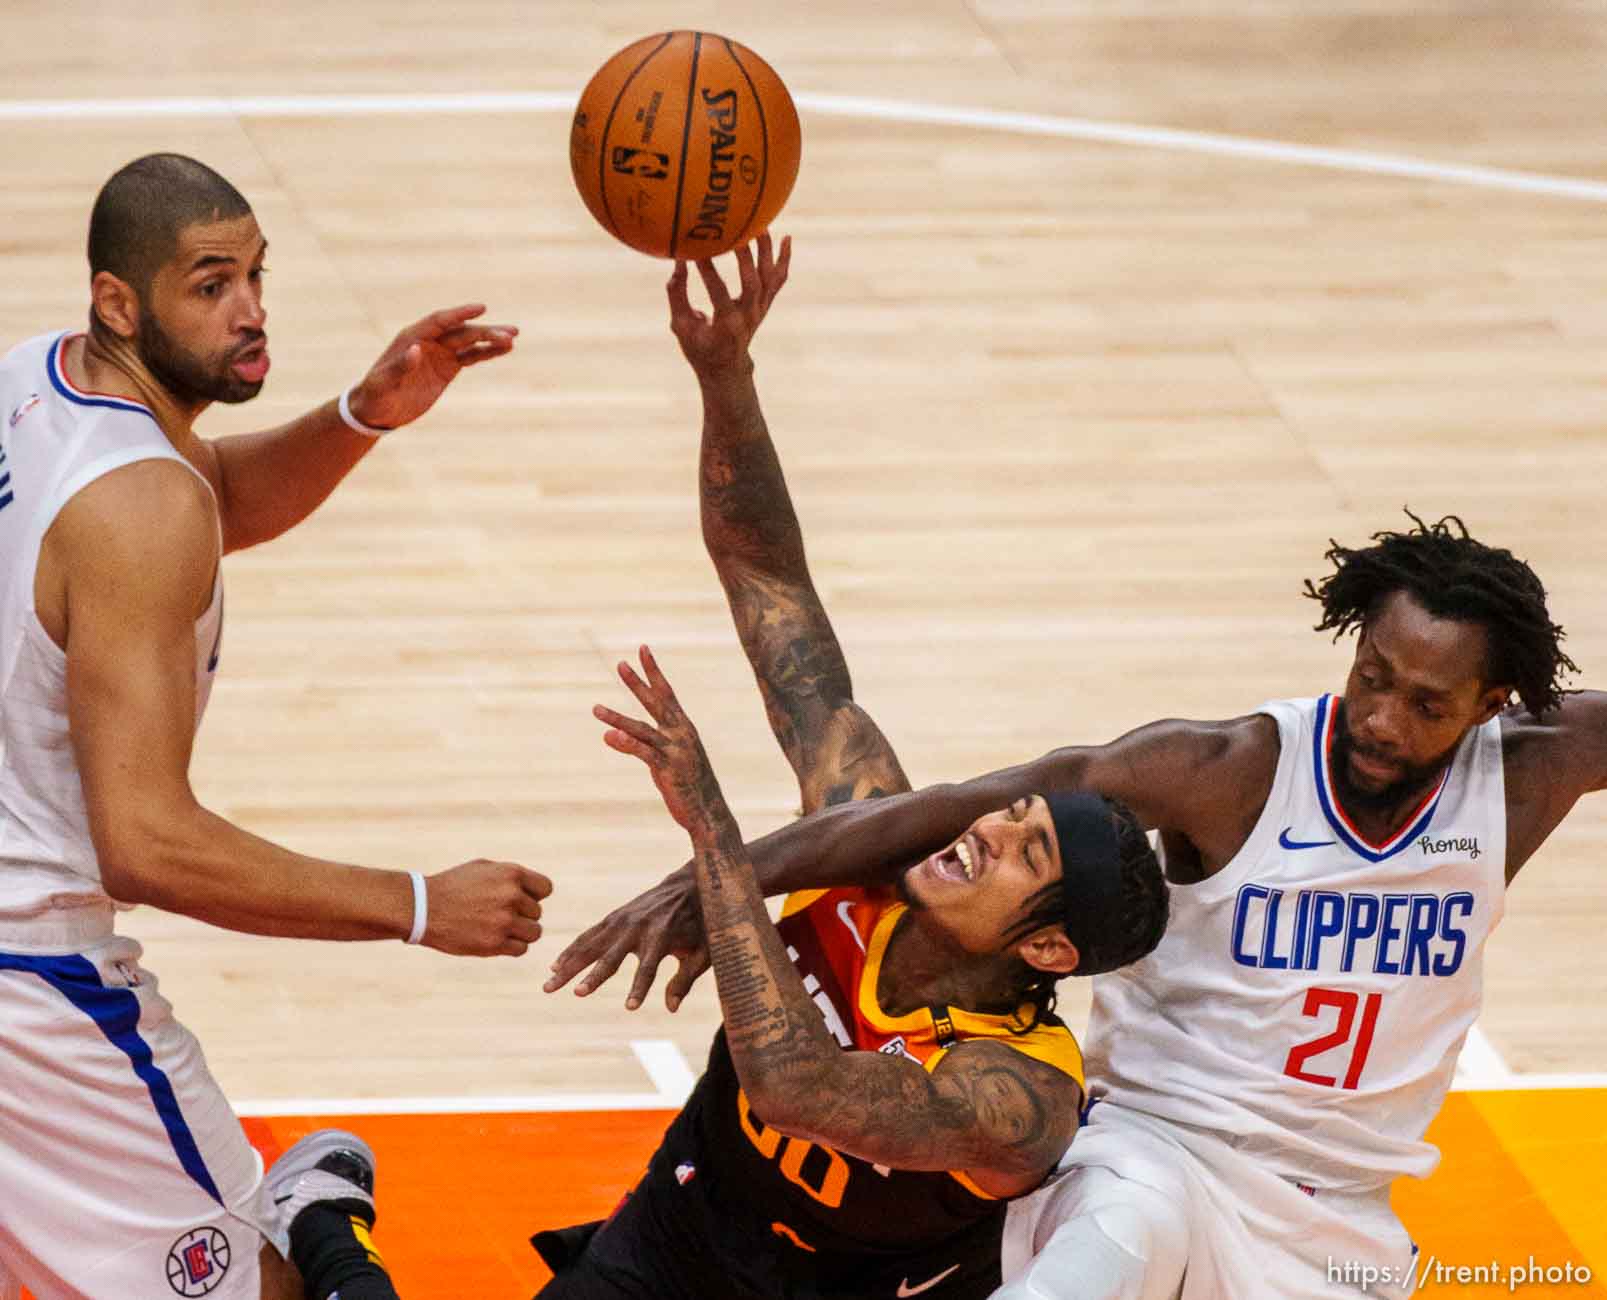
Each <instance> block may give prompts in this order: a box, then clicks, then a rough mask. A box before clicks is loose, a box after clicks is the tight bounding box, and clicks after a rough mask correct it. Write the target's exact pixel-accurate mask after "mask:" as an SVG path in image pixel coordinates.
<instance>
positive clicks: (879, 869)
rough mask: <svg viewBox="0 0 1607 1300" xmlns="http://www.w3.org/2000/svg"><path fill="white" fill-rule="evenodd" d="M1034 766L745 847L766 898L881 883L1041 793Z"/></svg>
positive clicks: (849, 807) (880, 804)
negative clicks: (992, 815) (983, 820)
mask: <svg viewBox="0 0 1607 1300" xmlns="http://www.w3.org/2000/svg"><path fill="white" fill-rule="evenodd" d="M1035 780H1041V777H1039V776H1037V775H1035V765H1033V764H1025V765H1023V766H1021V767H1013V768H1005V769H1003V770H1002V771H998V772H992V773H989V774H988V775H987V776H982V777H977V778H976V779H975V780H972V781H966V782H964V783H962V784H949V785H933V786H927V787H925V788H924V789H921V790H915V791H911V792H909V793H907V794H895V795H888V796H887V797H885V798H881V799H865V800H858V801H855V802H853V803H846V804H839V805H837V806H835V807H831V808H824V809H822V810H821V811H819V812H816V813H813V814H811V815H810V816H808V817H804V818H801V819H799V820H798V821H795V822H792V823H790V824H788V825H786V826H783V827H781V828H779V829H778V830H774V831H772V832H770V834H768V835H766V836H764V837H763V838H762V839H759V840H755V841H754V842H753V843H752V844H750V845H748V846H747V847H748V853H749V855H750V857H751V858H752V861H753V867H754V871H755V873H756V874H757V876H758V879H759V884H760V886H761V888H763V890H764V892H765V893H766V894H767V895H770V896H774V895H776V894H785V893H790V892H792V891H793V890H797V889H829V888H834V887H836V886H840V885H867V886H868V885H884V884H891V883H893V882H894V881H896V880H898V879H899V878H900V877H901V876H902V875H903V873H904V872H905V871H906V870H908V868H910V867H911V866H913V865H914V864H915V863H917V862H919V861H920V860H921V859H922V858H924V857H926V856H927V855H928V854H930V853H935V852H937V850H939V849H941V848H944V847H945V846H947V845H948V844H950V843H952V842H953V840H954V838H955V837H956V836H957V835H959V834H960V832H961V831H963V830H964V829H965V828H966V827H967V826H969V825H970V824H971V823H972V822H973V821H975V820H976V819H977V818H978V817H980V816H982V815H983V814H984V813H989V812H994V811H997V810H998V809H1000V808H1007V807H1009V805H1010V804H1011V802H1013V801H1014V800H1016V799H1018V798H1020V797H1021V796H1022V795H1024V794H1029V793H1032V792H1033V791H1034V790H1036V789H1038V788H1039V787H1038V786H1036V785H1034V781H1035Z"/></svg>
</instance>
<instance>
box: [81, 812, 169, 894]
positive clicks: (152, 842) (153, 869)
mask: <svg viewBox="0 0 1607 1300" xmlns="http://www.w3.org/2000/svg"><path fill="white" fill-rule="evenodd" d="M92 839H93V842H94V845H95V858H96V862H97V864H98V865H99V867H100V883H101V887H102V888H103V889H105V891H106V892H107V894H109V895H110V896H111V897H112V898H113V899H114V900H115V901H116V902H119V903H129V904H134V903H146V904H149V905H151V906H154V907H160V908H163V909H164V910H168V911H176V910H177V911H181V910H183V909H182V908H178V907H175V906H174V905H175V904H176V903H179V902H181V901H182V900H181V899H180V898H179V897H178V895H177V893H176V891H175V890H174V889H173V888H172V887H171V882H172V881H173V879H174V878H175V876H176V875H177V874H178V872H177V870H176V869H175V867H174V865H173V864H174V863H176V862H178V861H182V860H183V855H182V853H181V852H180V851H178V850H179V845H178V843H177V841H176V839H175V837H174V836H173V835H172V834H171V833H168V834H164V833H163V832H162V831H161V830H159V829H157V828H156V827H155V826H147V825H143V824H140V823H139V822H138V821H134V822H133V824H124V825H122V826H115V827H113V826H95V827H93V830H92Z"/></svg>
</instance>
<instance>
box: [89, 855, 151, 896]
mask: <svg viewBox="0 0 1607 1300" xmlns="http://www.w3.org/2000/svg"><path fill="white" fill-rule="evenodd" d="M95 856H96V858H97V859H98V860H99V864H100V883H101V887H102V888H103V889H104V890H105V891H106V892H107V894H109V895H110V896H111V898H112V899H113V901H115V902H118V903H128V904H134V903H151V902H155V901H156V899H155V890H154V883H155V882H154V881H153V880H152V879H151V878H150V873H149V872H147V871H144V870H142V869H141V867H140V863H141V861H142V858H141V857H140V856H139V855H138V854H137V853H134V852H130V851H127V850H124V849H122V848H121V847H115V848H111V847H109V848H107V849H102V848H99V847H98V846H97V848H96V851H95Z"/></svg>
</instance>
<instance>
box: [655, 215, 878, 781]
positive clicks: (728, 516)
mask: <svg viewBox="0 0 1607 1300" xmlns="http://www.w3.org/2000/svg"><path fill="white" fill-rule="evenodd" d="M757 252H758V255H757V259H756V258H755V256H754V252H753V250H752V249H750V248H749V247H748V246H747V245H743V246H742V247H740V248H738V249H737V252H736V261H737V271H738V275H739V277H740V280H741V289H740V294H739V296H738V297H737V298H735V299H733V298H732V297H731V294H730V291H729V290H728V289H727V287H726V285H725V282H724V281H723V280H722V279H721V278H720V274H719V272H718V271H717V270H716V269H715V267H714V264H713V263H712V262H708V261H704V262H699V263H698V273H699V275H700V276H701V278H702V280H703V283H704V286H705V287H706V288H707V290H708V293H709V301H710V306H711V309H712V312H711V314H710V315H705V314H704V313H702V312H699V311H696V310H694V308H693V307H692V304H691V301H690V299H689V298H688V297H687V267H686V263H684V262H680V263H677V264H676V268H675V273H674V275H673V276H672V277H671V278H670V283H669V301H670V328H671V329H672V330H673V331H674V333H675V337H676V339H677V341H678V342H679V343H680V345H681V351H682V352H683V353H684V354H685V356H686V359H687V361H688V362H689V363H690V365H691V367H692V372H693V374H694V375H696V376H697V381H698V387H699V389H700V390H701V392H702V396H703V445H702V455H701V458H700V463H699V479H698V489H699V491H698V496H699V503H700V505H701V512H702V519H703V543H704V545H705V546H706V547H707V548H708V552H709V558H710V559H711V560H713V561H714V569H715V572H716V573H717V574H718V575H719V578H720V584H721V586H723V587H724V588H725V594H726V599H727V601H728V602H729V603H730V606H731V618H732V621H733V622H734V623H735V624H736V629H737V636H738V637H739V638H740V639H741V641H742V648H743V650H744V651H745V652H746V653H747V656H748V662H749V663H750V664H751V665H752V666H753V673H754V676H755V678H756V679H757V680H758V683H759V690H760V693H761V694H762V696H763V698H764V704H765V711H766V713H767V714H768V715H769V718H770V726H771V729H772V730H773V731H774V732H775V736H776V740H777V742H778V743H779V744H780V745H781V749H782V752H783V753H784V754H785V755H786V756H787V761H788V763H790V764H791V765H792V770H793V772H794V774H795V775H796V776H797V778H798V787H799V791H800V794H801V796H802V801H803V810H804V811H805V812H806V813H808V812H813V811H814V810H815V809H817V808H820V807H823V806H824V805H826V804H833V803H843V802H846V801H847V800H849V799H865V798H875V797H877V796H880V795H884V794H892V793H896V792H897V791H900V790H907V789H909V781H908V779H907V778H906V777H905V775H904V772H903V769H902V768H901V767H900V766H899V762H898V758H897V756H896V755H895V754H894V753H893V750H892V747H891V746H890V745H889V744H888V743H887V740H886V738H885V737H884V736H883V735H882V733H881V730H880V729H879V728H878V727H877V726H876V724H875V722H873V721H872V720H871V718H870V716H869V715H868V714H866V713H865V711H864V710H863V709H861V708H860V707H859V705H858V704H857V703H856V702H855V701H854V690H853V683H852V681H851V679H850V678H849V674H848V664H847V661H846V660H845V659H844V657H843V652H842V647H841V646H840V645H839V644H838V641H837V635H836V633H835V632H834V631H833V630H832V626H831V620H830V619H829V618H828V617H827V615H826V610H825V607H824V605H823V604H822V603H821V600H820V594H819V592H817V591H816V590H815V584H814V582H813V580H812V579H811V578H810V575H809V565H808V561H807V559H806V558H805V555H804V541H803V531H802V529H801V528H800V527H799V524H798V515H797V512H796V511H795V510H794V509H793V504H792V497H791V495H790V494H789V493H788V491H787V481H786V478H785V476H784V475H783V474H782V471H781V461H780V459H779V457H778V456H777V455H776V448H775V444H774V443H773V442H772V441H771V438H770V430H769V428H768V426H767V425H766V424H765V419H764V412H763V411H762V410H761V408H760V405H759V392H758V388H757V387H756V385H755V383H754V378H753V372H754V366H753V359H752V356H751V355H750V353H749V344H750V343H751V341H752V338H753V335H754V333H755V331H756V330H757V329H758V327H759V324H760V322H762V321H763V320H764V318H765V316H766V315H767V314H768V312H769V310H770V306H771V304H772V303H773V302H774V301H775V298H776V295H777V294H779V293H780V291H781V288H782V286H783V285H784V284H785V283H786V281H787V273H788V269H789V267H790V265H791V260H792V243H791V241H790V240H786V239H784V240H782V242H781V252H780V256H779V257H776V256H774V254H773V249H772V245H771V241H770V236H769V235H768V234H765V235H761V236H760V237H759V240H758V250H757Z"/></svg>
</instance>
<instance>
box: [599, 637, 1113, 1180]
mask: <svg viewBox="0 0 1607 1300" xmlns="http://www.w3.org/2000/svg"><path fill="white" fill-rule="evenodd" d="M642 668H643V670H644V673H645V676H646V680H645V681H644V680H643V679H642V678H641V677H638V676H637V674H636V673H635V672H634V671H633V670H632V669H631V668H630V666H629V665H627V664H621V665H620V677H621V679H622V680H623V681H624V682H625V684H626V686H628V687H629V688H630V690H631V693H632V694H633V695H635V696H636V698H637V700H638V701H639V702H640V703H641V705H642V707H643V708H645V709H646V710H647V712H648V714H649V715H650V716H651V717H652V719H653V722H654V723H656V724H657V725H656V726H654V725H651V724H648V723H645V722H640V721H637V720H635V719H632V718H628V717H626V716H624V715H623V714H620V713H616V712H615V711H614V710H612V709H607V708H604V707H602V706H599V707H598V708H597V709H596V710H595V712H596V715H597V717H598V718H599V719H601V720H602V721H603V722H606V723H607V724H608V725H609V727H610V728H611V730H610V731H609V732H608V733H607V734H606V736H605V737H604V739H605V740H606V742H607V743H608V744H609V745H610V746H611V747H612V748H614V749H617V750H619V751H620V752H621V753H626V754H632V755H634V756H635V757H637V758H640V759H641V760H642V761H643V762H644V763H646V764H647V766H648V768H649V770H650V771H651V772H652V774H653V780H654V782H655V783H656V784H657V785H658V788H659V792H660V793H661V794H662V795H663V797H664V802H665V806H666V807H668V809H669V810H670V813H671V815H672V816H673V817H674V818H675V819H676V821H678V822H679V823H680V824H681V825H682V826H683V827H685V828H686V831H687V833H688V834H689V835H690V837H691V840H692V871H693V875H694V877H695V878H696V881H697V891H698V899H699V905H700V907H701V910H702V916H703V925H704V929H705V932H706V933H707V935H708V944H709V953H710V957H711V960H712V964H713V966H714V981H715V985H716V987H717V989H718V991H719V997H720V1010H721V1014H722V1016H723V1018H724V1021H725V1033H726V1043H727V1045H728V1047H729V1048H730V1051H731V1059H732V1061H733V1062H734V1064H735V1066H736V1071H737V1077H738V1078H739V1079H740V1080H741V1083H742V1087H743V1090H744V1091H745V1092H746V1093H747V1096H748V1100H749V1101H750V1102H751V1103H752V1106H753V1109H754V1111H755V1112H756V1113H757V1114H758V1115H760V1116H761V1117H762V1118H763V1119H764V1122H765V1123H766V1124H767V1125H768V1126H769V1127H771V1128H774V1129H778V1130H779V1131H781V1132H783V1133H787V1134H790V1135H793V1136H796V1137H801V1138H805V1139H807V1140H809V1141H812V1142H822V1143H825V1144H826V1145H828V1146H830V1147H833V1148H835V1149H836V1150H838V1151H843V1152H846V1153H847V1154H849V1155H854V1156H858V1157H860V1158H861V1159H864V1160H869V1161H871V1162H873V1163H875V1164H881V1165H887V1166H889V1167H890V1168H898V1169H914V1170H959V1171H963V1172H964V1173H966V1174H967V1175H968V1176H969V1177H970V1178H971V1179H972V1181H974V1182H975V1183H977V1185H978V1186H979V1187H981V1188H982V1189H983V1190H984V1191H986V1192H988V1193H990V1194H991V1195H995V1196H1013V1195H1018V1194H1020V1193H1022V1192H1025V1191H1028V1190H1030V1189H1031V1188H1033V1187H1035V1186H1036V1185H1037V1184H1038V1183H1040V1182H1041V1181H1042V1180H1043V1178H1044V1177H1045V1176H1046V1175H1047V1174H1048V1172H1049V1171H1050V1170H1051V1169H1053V1168H1054V1166H1055V1164H1056V1162H1057V1161H1058V1160H1059V1159H1060V1157H1061V1155H1063V1154H1064V1153H1065V1150H1066V1147H1067V1146H1068V1145H1069V1144H1070V1142H1071V1139H1072V1136H1073V1134H1074V1133H1075V1132H1076V1128H1077V1109H1078V1106H1079V1105H1080V1103H1081V1100H1082V1098H1081V1090H1080V1089H1079V1087H1078V1085H1077V1082H1076V1081H1075V1080H1074V1079H1072V1078H1071V1077H1070V1076H1069V1075H1067V1074H1065V1073H1064V1072H1063V1071H1060V1070H1057V1069H1055V1068H1054V1067H1052V1066H1049V1065H1045V1064H1043V1063H1042V1062H1039V1061H1036V1060H1033V1059H1032V1058H1030V1057H1028V1056H1026V1055H1025V1054H1023V1053H1021V1052H1018V1051H1016V1050H1015V1049H1014V1048H1011V1047H1008V1046H1006V1045H1005V1044H1003V1043H999V1042H992V1041H972V1042H967V1043H962V1044H960V1045H959V1046H957V1047H955V1048H953V1049H952V1050H950V1051H949V1053H948V1054H947V1056H946V1057H945V1058H944V1060H943V1061H942V1062H941V1063H940V1064H939V1065H938V1067H937V1068H936V1069H935V1070H934V1071H932V1073H930V1074H928V1073H927V1072H926V1070H925V1069H924V1068H923V1067H922V1066H921V1065H920V1064H919V1063H918V1062H916V1061H912V1060H909V1059H907V1058H905V1057H899V1056H888V1055H884V1054H882V1053H880V1052H863V1051H846V1052H845V1051H844V1050H843V1049H842V1048H841V1047H839V1046H838V1044H837V1040H836V1039H835V1038H833V1037H832V1035H831V1033H830V1031H828V1030H827V1028H826V1024H825V1020H824V1019H823V1017H822V1016H821V1014H820V1009H819V1008H818V1007H817V1006H815V1004H814V1001H813V1000H812V999H811V998H810V996H809V994H808V993H807V992H806V991H805V989H804V985H803V980H802V979H801V978H800V977H799V975H798V972H797V970H796V969H795V968H794V967H793V965H792V962H791V961H790V960H789V959H788V957H787V953H786V949H785V947H784V945H783V944H782V941H781V936H780V935H779V934H778V933H777V932H776V928H775V926H774V925H773V924H772V923H771V920H770V916H769V913H768V912H766V910H765V905H764V894H763V892H762V891H761V890H760V888H759V883H758V881H757V879H756V878H755V876H754V873H753V864H752V863H751V862H750V861H749V859H748V856H747V852H746V850H745V849H744V848H743V845H742V834H741V832H740V831H739V830H738V829H737V824H736V819H735V818H734V817H733V816H732V815H731V810H730V809H729V808H728V807H727V806H726V803H725V799H724V797H723V796H722V795H721V793H720V786H719V782H718V781H717V780H716V779H715V776H714V771H713V769H712V768H711V767H710V766H709V761H708V756H707V754H705V753H704V751H703V746H702V743H701V741H699V739H698V735H697V731H696V729H695V728H694V727H693V726H692V723H691V721H690V720H689V719H688V718H687V717H686V715H685V713H684V712H683V711H682V710H681V707H680V703H679V701H677V700H676V698H675V692H674V691H673V690H672V689H671V688H670V684H669V682H668V681H666V680H665V679H664V676H663V674H662V673H661V672H660V671H659V668H658V664H657V663H656V662H655V661H654V659H653V656H652V653H651V652H650V651H648V650H647V649H646V647H643V649H642Z"/></svg>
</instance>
